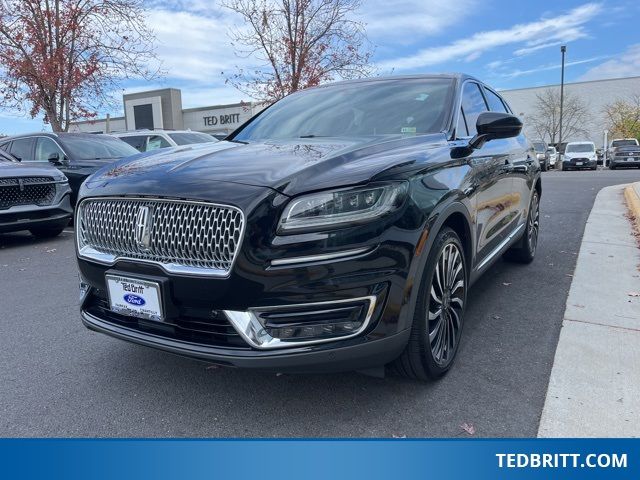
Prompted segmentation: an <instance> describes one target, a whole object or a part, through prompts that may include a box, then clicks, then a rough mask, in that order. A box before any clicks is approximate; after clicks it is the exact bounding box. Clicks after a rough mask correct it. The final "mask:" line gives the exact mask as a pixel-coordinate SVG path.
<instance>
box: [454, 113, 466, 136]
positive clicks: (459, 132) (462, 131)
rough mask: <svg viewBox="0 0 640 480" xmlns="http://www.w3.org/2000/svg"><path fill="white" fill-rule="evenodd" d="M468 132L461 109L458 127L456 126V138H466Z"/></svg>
mask: <svg viewBox="0 0 640 480" xmlns="http://www.w3.org/2000/svg"><path fill="white" fill-rule="evenodd" d="M468 136H469V130H467V123H466V122H465V121H464V112H463V111H462V108H461V109H460V114H459V115H458V125H457V126H456V137H458V138H462V137H468Z"/></svg>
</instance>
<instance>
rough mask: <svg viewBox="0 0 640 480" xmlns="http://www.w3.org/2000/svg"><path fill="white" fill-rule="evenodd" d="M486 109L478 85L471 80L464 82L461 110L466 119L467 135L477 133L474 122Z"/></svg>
mask: <svg viewBox="0 0 640 480" xmlns="http://www.w3.org/2000/svg"><path fill="white" fill-rule="evenodd" d="M487 110H488V108H487V104H486V103H485V102H484V97H483V96H482V92H481V91H480V85H478V84H477V83H472V82H467V83H465V85H464V89H463V90H462V111H463V112H464V116H465V119H466V120H467V129H468V130H469V135H475V134H476V133H477V130H476V123H477V121H478V116H479V115H480V114H481V113H482V112H486V111H487Z"/></svg>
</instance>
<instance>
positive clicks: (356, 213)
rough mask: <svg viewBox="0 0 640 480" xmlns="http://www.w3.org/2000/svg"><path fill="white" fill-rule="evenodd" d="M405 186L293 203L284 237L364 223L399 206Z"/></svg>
mask: <svg viewBox="0 0 640 480" xmlns="http://www.w3.org/2000/svg"><path fill="white" fill-rule="evenodd" d="M406 192H407V184H406V183H397V184H391V185H382V186H376V187H368V188H360V189H353V190H340V191H333V192H321V193H314V194H312V195H305V196H303V197H300V198H296V199H294V200H292V201H291V202H290V203H289V205H287V208H286V209H285V211H284V213H283V214H282V217H281V218H280V225H279V227H278V231H279V232H281V233H288V232H295V231H300V230H322V229H326V227H331V228H334V227H338V226H345V225H347V224H354V223H362V222H366V221H368V220H372V219H374V218H378V217H381V216H383V215H385V214H387V213H389V212H391V211H393V210H395V209H396V208H397V207H399V206H400V204H401V203H402V201H403V199H404V196H405V194H406Z"/></svg>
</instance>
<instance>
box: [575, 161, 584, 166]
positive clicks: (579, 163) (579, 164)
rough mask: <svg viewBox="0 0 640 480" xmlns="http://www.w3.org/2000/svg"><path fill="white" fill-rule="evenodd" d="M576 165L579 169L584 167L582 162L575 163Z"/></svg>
mask: <svg viewBox="0 0 640 480" xmlns="http://www.w3.org/2000/svg"><path fill="white" fill-rule="evenodd" d="M576 165H577V166H579V167H580V166H582V165H584V162H576Z"/></svg>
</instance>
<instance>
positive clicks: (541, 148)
mask: <svg viewBox="0 0 640 480" xmlns="http://www.w3.org/2000/svg"><path fill="white" fill-rule="evenodd" d="M533 148H535V150H536V152H538V153H544V152H546V151H547V146H546V145H545V144H544V143H541V142H534V144H533Z"/></svg>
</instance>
